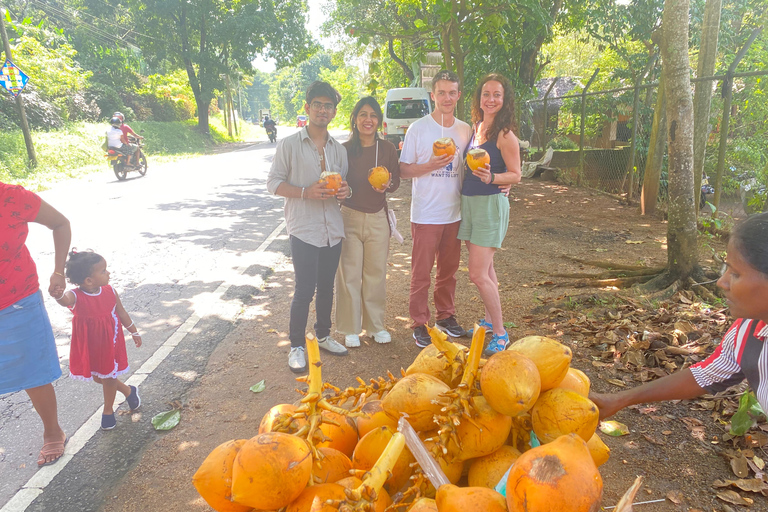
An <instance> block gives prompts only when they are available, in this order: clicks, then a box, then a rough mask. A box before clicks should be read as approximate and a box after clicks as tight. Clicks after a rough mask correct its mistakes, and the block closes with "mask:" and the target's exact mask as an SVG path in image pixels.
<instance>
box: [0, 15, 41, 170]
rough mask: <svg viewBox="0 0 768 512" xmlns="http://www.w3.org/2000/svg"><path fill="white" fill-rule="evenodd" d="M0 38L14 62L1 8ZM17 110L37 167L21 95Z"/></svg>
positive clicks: (30, 159)
mask: <svg viewBox="0 0 768 512" xmlns="http://www.w3.org/2000/svg"><path fill="white" fill-rule="evenodd" d="M0 36H2V38H3V48H5V58H6V59H7V60H9V61H13V55H11V43H10V42H9V41H8V34H7V33H6V31H5V9H3V8H0ZM16 108H17V109H18V111H19V119H21V131H22V133H23V134H24V144H26V145H27V156H28V157H29V164H30V165H31V166H32V167H36V166H37V155H35V146H34V144H32V134H31V133H30V132H29V124H28V123H27V113H26V112H25V111H24V99H23V98H22V97H21V93H19V94H17V95H16Z"/></svg>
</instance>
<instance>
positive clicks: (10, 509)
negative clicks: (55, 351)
mask: <svg viewBox="0 0 768 512" xmlns="http://www.w3.org/2000/svg"><path fill="white" fill-rule="evenodd" d="M283 229H285V221H284V220H283V221H282V222H281V223H280V225H279V226H277V227H276V228H275V229H274V231H272V233H270V235H269V236H268V237H267V239H266V240H264V242H262V243H261V245H260V246H259V248H258V249H256V251H255V252H256V253H260V252H264V251H266V250H267V247H269V246H270V244H271V243H272V242H273V241H274V240H275V238H277V236H278V235H279V234H280V233H281V232H282V231H283ZM247 268H248V267H238V268H237V273H238V274H240V275H242V274H243V273H244V272H245V271H246V269H247ZM230 286H231V285H229V284H226V283H221V284H220V285H219V287H218V288H216V291H215V292H213V296H214V297H218V299H219V300H220V299H221V297H223V296H224V294H225V293H227V290H229V287H230ZM209 306H210V304H209ZM204 316H205V313H204V312H202V311H198V310H197V309H196V310H195V311H194V313H192V315H191V316H190V317H189V318H187V320H186V321H185V322H184V323H183V324H181V327H179V328H178V329H177V330H176V331H175V332H174V333H173V334H172V335H171V336H170V337H169V338H168V339H167V340H165V342H164V343H163V344H162V345H160V347H158V349H157V350H156V351H155V352H154V353H153V354H152V356H150V358H149V359H147V360H146V361H144V364H143V365H141V368H139V369H138V370H136V372H135V373H134V374H133V375H131V377H130V378H129V379H128V380H126V381H125V383H126V384H129V385H134V386H138V385H139V384H141V383H142V382H144V380H146V378H147V377H148V376H149V375H150V374H151V373H152V372H153V371H155V370H156V369H157V367H158V366H159V365H160V363H162V362H163V361H164V360H165V358H166V357H168V356H169V355H170V354H171V352H173V349H175V348H176V347H177V346H178V345H179V344H180V343H181V342H182V341H183V340H184V338H185V337H186V336H187V334H189V333H190V332H192V329H194V328H195V326H196V325H197V323H198V322H199V321H200V320H201V319H202V318H203V317H204ZM124 401H125V397H123V395H121V394H120V393H118V396H117V397H116V398H115V408H117V407H118V406H119V405H120V404H122V403H123V402H124ZM100 428H101V407H99V408H98V409H97V410H96V412H94V413H93V415H92V416H91V417H90V418H88V420H87V421H86V422H85V423H83V425H82V426H81V427H80V428H79V429H77V432H75V434H74V435H73V436H72V437H71V438H70V439H69V441H68V442H67V446H66V448H65V450H64V455H62V456H61V458H60V459H59V460H58V461H57V462H56V464H53V465H51V466H45V467H42V468H40V469H39V470H38V471H37V473H35V474H34V476H32V478H30V479H29V480H28V481H27V483H26V484H24V485H23V486H22V488H21V489H20V490H19V491H18V492H17V493H16V494H15V495H14V496H13V498H11V499H10V500H9V501H8V502H7V503H6V504H5V505H4V506H3V508H0V512H24V511H25V510H27V508H28V507H29V505H31V504H32V502H33V501H35V499H36V498H37V497H38V496H40V495H41V494H42V493H43V491H44V490H45V488H46V486H47V485H48V484H50V483H51V481H52V480H53V479H54V477H56V475H58V474H59V473H61V471H62V470H63V469H64V468H65V467H66V466H67V464H69V462H70V461H71V460H72V459H73V458H74V457H75V455H77V453H78V452H79V451H80V450H82V449H83V448H84V447H85V445H86V443H87V442H88V441H89V440H90V439H91V438H92V437H93V436H94V434H96V432H98V431H99V429H100Z"/></svg>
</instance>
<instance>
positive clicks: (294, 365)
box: [288, 347, 307, 373]
mask: <svg viewBox="0 0 768 512" xmlns="http://www.w3.org/2000/svg"><path fill="white" fill-rule="evenodd" d="M288 366H289V367H290V368H291V371H292V372H295V373H303V372H305V371H307V356H306V351H305V350H304V347H291V352H290V354H288Z"/></svg>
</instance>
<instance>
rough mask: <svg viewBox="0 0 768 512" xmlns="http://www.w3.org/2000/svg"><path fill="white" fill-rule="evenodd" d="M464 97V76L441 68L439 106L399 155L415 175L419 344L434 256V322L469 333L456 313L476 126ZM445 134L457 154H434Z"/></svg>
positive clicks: (435, 87)
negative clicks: (468, 160) (464, 198)
mask: <svg viewBox="0 0 768 512" xmlns="http://www.w3.org/2000/svg"><path fill="white" fill-rule="evenodd" d="M460 98H461V91H459V77H458V76H457V75H456V74H455V73H453V72H452V71H445V70H443V71H440V72H439V73H437V75H435V77H434V78H433V79H432V99H433V100H434V102H435V111H434V112H432V114H431V115H428V116H426V117H423V118H421V119H419V120H418V121H416V122H415V123H413V124H412V125H411V126H410V127H409V128H408V131H407V132H406V134H405V141H404V142H403V151H402V154H401V155H400V175H401V177H402V178H411V179H412V193H411V235H412V236H413V252H412V254H411V292H410V299H409V311H410V315H411V319H412V320H413V323H412V324H411V328H412V329H413V338H414V339H415V340H416V345H418V346H419V347H426V346H427V345H429V344H430V343H431V340H430V337H429V333H428V332H427V328H426V324H427V323H428V322H429V318H430V311H429V287H430V285H431V277H430V275H431V272H432V267H433V266H434V264H435V259H437V275H436V278H435V291H434V300H435V308H436V309H437V319H436V322H435V326H436V327H437V328H438V329H441V330H443V331H445V332H446V333H448V334H449V335H450V336H453V337H459V336H465V335H466V331H465V330H464V329H462V327H461V326H460V325H459V323H458V322H457V321H456V316H455V315H456V305H455V296H456V271H457V270H458V269H459V258H460V256H461V241H460V240H459V239H458V238H457V237H456V235H457V234H458V231H459V223H460V221H461V179H462V173H461V165H462V155H463V154H464V149H465V148H466V147H467V144H469V140H470V138H471V137H472V129H471V128H470V126H469V125H468V124H467V123H465V122H464V121H461V120H459V119H456V118H455V117H454V115H453V113H454V110H455V108H456V104H457V103H458V101H459V99H460ZM443 137H450V138H452V139H453V141H454V143H455V144H456V153H455V154H454V155H453V156H447V155H443V156H439V157H438V156H435V155H434V153H433V151H432V145H433V144H434V142H435V141H436V140H437V139H440V138H443Z"/></svg>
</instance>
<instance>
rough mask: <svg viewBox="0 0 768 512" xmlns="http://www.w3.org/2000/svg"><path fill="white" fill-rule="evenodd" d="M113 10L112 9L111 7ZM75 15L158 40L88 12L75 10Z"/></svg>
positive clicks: (62, 7)
mask: <svg viewBox="0 0 768 512" xmlns="http://www.w3.org/2000/svg"><path fill="white" fill-rule="evenodd" d="M102 1H103V0H102ZM104 3H105V4H106V5H109V3H107V2H104ZM49 5H50V4H49ZM61 9H62V10H64V6H61ZM113 9H114V7H113ZM75 14H85V15H86V16H90V17H91V18H93V19H94V20H98V21H101V22H102V23H106V24H107V25H112V26H113V27H116V28H119V29H121V30H127V31H128V32H127V34H130V33H134V34H136V35H139V36H141V37H146V38H148V39H152V40H154V41H159V39H157V38H156V37H152V36H150V35H147V34H142V33H141V32H138V31H136V30H134V29H132V28H128V27H124V26H122V25H118V24H116V23H112V22H111V21H108V20H105V19H104V18H99V17H98V16H94V15H93V14H91V13H88V12H85V11H81V10H75ZM127 34H126V35H127ZM123 37H125V36H123Z"/></svg>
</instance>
